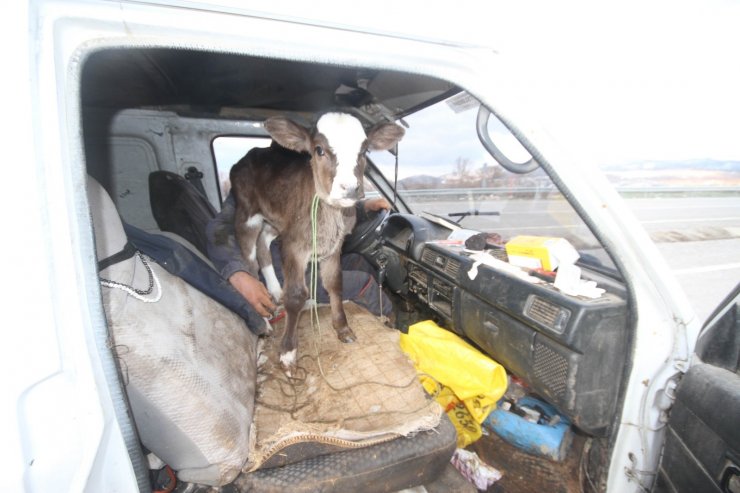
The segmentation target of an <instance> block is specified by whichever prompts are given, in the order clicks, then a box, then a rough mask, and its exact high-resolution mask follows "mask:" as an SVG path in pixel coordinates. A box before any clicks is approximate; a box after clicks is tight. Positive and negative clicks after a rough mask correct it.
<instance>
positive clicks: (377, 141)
mask: <svg viewBox="0 0 740 493" xmlns="http://www.w3.org/2000/svg"><path fill="white" fill-rule="evenodd" d="M404 133H405V130H404V129H403V128H402V127H399V126H398V125H396V124H395V123H381V124H379V125H376V126H375V127H374V128H373V129H372V130H370V132H369V133H368V134H367V147H368V149H370V150H371V151H387V150H388V149H390V148H392V147H393V146H394V145H396V143H397V142H398V141H399V140H401V138H402V137H403V134H404Z"/></svg>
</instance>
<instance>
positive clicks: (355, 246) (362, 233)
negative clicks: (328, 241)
mask: <svg viewBox="0 0 740 493" xmlns="http://www.w3.org/2000/svg"><path fill="white" fill-rule="evenodd" d="M367 214H368V219H367V220H366V221H362V222H361V223H357V224H356V225H355V227H354V229H353V230H352V232H351V233H350V234H349V235H347V237H346V238H345V239H344V245H343V246H342V251H343V252H345V253H347V252H358V253H361V252H362V251H363V250H365V249H366V248H367V247H369V246H370V245H372V244H373V243H374V242H375V241H377V240H378V239H379V238H380V231H381V229H382V228H381V226H382V225H383V224H384V223H385V221H386V220H387V219H388V216H390V214H391V211H389V210H386V209H381V210H379V211H377V212H368V213H367Z"/></svg>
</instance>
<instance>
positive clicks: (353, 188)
mask: <svg viewBox="0 0 740 493" xmlns="http://www.w3.org/2000/svg"><path fill="white" fill-rule="evenodd" d="M340 186H341V189H342V193H344V195H345V196H347V197H355V196H357V191H358V190H359V188H360V187H359V186H358V185H357V183H342V184H341V185H340Z"/></svg>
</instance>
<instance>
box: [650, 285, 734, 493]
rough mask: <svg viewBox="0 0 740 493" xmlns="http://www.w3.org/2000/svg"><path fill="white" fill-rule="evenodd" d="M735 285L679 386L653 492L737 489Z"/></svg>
mask: <svg viewBox="0 0 740 493" xmlns="http://www.w3.org/2000/svg"><path fill="white" fill-rule="evenodd" d="M739 362H740V284H738V286H736V287H735V289H734V290H733V292H732V294H731V295H730V296H728V297H727V298H726V299H725V301H724V302H723V304H722V305H721V307H720V308H719V309H718V310H716V311H715V312H714V314H713V315H712V316H711V317H709V320H708V321H707V323H706V324H705V326H704V328H703V329H702V332H701V335H700V336H699V340H698V341H697V345H696V358H695V362H694V364H693V365H692V366H691V368H690V369H689V371H688V372H687V373H686V375H684V377H683V379H682V380H681V382H680V384H679V385H678V392H677V394H676V402H675V404H674V406H673V409H672V411H671V415H670V418H669V420H668V429H667V432H666V439H665V440H666V441H665V448H664V450H663V457H662V459H661V464H660V469H659V471H658V478H657V481H656V483H655V487H654V491H658V492H664V491H666V492H692V493H693V492H733V493H740V369H739Z"/></svg>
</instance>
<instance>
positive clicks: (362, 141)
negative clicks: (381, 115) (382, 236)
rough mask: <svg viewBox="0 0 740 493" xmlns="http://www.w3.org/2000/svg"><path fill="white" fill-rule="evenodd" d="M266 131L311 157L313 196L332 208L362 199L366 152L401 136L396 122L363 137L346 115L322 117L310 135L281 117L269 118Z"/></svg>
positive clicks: (389, 144) (354, 120)
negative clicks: (314, 189)
mask: <svg viewBox="0 0 740 493" xmlns="http://www.w3.org/2000/svg"><path fill="white" fill-rule="evenodd" d="M265 129H266V130H267V132H268V133H269V134H270V136H271V137H272V138H273V140H275V142H277V143H278V144H280V145H281V146H283V147H285V148H286V149H290V150H293V151H296V152H305V153H307V154H309V155H310V156H311V168H312V170H313V178H314V184H315V186H316V193H317V194H318V195H319V198H320V199H322V200H323V201H325V202H326V203H328V204H329V205H331V206H334V207H351V206H353V205H354V204H355V202H356V201H357V200H359V199H361V198H363V197H364V190H363V186H362V177H363V174H364V173H365V152H366V151H368V150H373V151H384V150H388V149H390V148H392V147H393V146H394V145H396V143H397V142H398V141H399V140H401V138H402V137H403V134H404V130H403V128H401V127H399V126H398V125H396V124H395V123H381V124H378V125H376V126H375V127H374V128H373V129H371V130H370V132H368V134H367V135H365V130H364V129H363V128H362V124H361V123H360V121H359V120H358V119H357V118H355V117H354V116H352V115H348V114H346V113H326V114H324V115H323V116H321V118H319V121H318V122H317V124H316V129H315V130H314V131H313V132H311V131H309V130H308V129H307V128H304V127H302V126H301V125H298V124H296V123H294V122H292V121H291V120H288V119H287V118H283V117H274V118H269V119H268V120H267V121H265Z"/></svg>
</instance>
